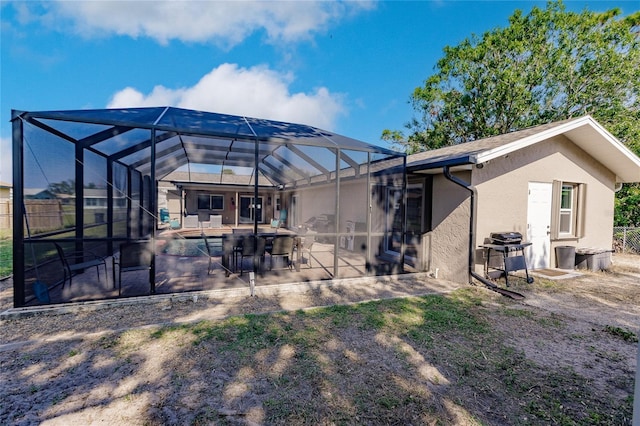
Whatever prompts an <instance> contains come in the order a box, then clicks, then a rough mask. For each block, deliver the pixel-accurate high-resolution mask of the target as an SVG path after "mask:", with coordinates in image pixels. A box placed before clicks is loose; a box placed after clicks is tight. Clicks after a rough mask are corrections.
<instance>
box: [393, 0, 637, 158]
mask: <svg viewBox="0 0 640 426" xmlns="http://www.w3.org/2000/svg"><path fill="white" fill-rule="evenodd" d="M620 14H621V12H620V10H619V9H612V10H609V11H607V12H602V13H598V12H591V11H587V10H584V11H583V12H581V13H574V12H567V11H566V10H565V7H564V5H563V4H562V3H561V2H550V3H548V4H547V8H546V9H540V8H537V7H534V8H533V9H532V10H531V12H530V13H529V14H528V15H526V16H525V15H523V13H522V12H521V11H519V10H516V11H515V13H514V14H513V15H512V16H511V17H510V18H509V24H510V25H509V26H508V27H506V28H497V29H494V30H492V31H489V32H486V33H484V34H483V35H482V36H481V37H478V36H475V35H472V36H471V38H470V39H466V40H464V41H463V42H462V43H461V44H459V45H458V46H454V47H450V46H447V47H445V48H444V57H443V58H441V59H440V60H439V61H438V63H437V65H436V70H435V74H433V75H432V76H430V77H429V78H428V79H427V80H426V81H425V83H424V85H423V86H421V87H417V88H416V89H415V90H414V92H413V94H412V95H411V103H412V106H413V108H414V111H416V112H417V114H418V116H417V117H414V118H413V119H412V120H411V122H410V123H408V124H407V125H406V127H407V129H409V130H410V132H411V133H410V135H409V136H408V137H407V138H405V137H404V134H403V132H400V131H390V130H385V132H383V135H382V137H383V139H385V140H388V141H391V142H393V143H395V144H397V145H400V147H401V148H403V149H404V150H405V151H407V152H409V153H412V152H419V151H423V150H425V149H432V148H439V147H442V146H447V145H454V144H457V143H461V142H468V141H471V140H476V139H480V138H483V137H489V136H494V135H497V134H502V133H507V132H511V131H515V130H519V129H523V128H526V127H531V126H534V125H538V124H543V123H548V122H552V121H557V120H563V119H566V118H571V117H576V116H580V115H584V114H591V115H593V116H594V118H596V120H598V121H599V122H601V123H602V124H603V125H604V126H605V127H607V129H609V130H610V131H611V132H612V133H614V134H615V135H616V136H617V137H618V138H619V139H620V140H621V141H622V142H623V143H626V144H627V145H628V146H629V147H630V148H632V149H634V150H635V151H636V152H640V40H639V37H638V35H639V33H640V12H635V13H633V14H631V15H628V16H626V17H620Z"/></svg>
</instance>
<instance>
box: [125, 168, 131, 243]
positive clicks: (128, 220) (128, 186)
mask: <svg viewBox="0 0 640 426" xmlns="http://www.w3.org/2000/svg"><path fill="white" fill-rule="evenodd" d="M132 178H133V172H132V171H131V169H130V168H128V167H127V198H126V200H127V240H130V239H131V211H132V209H133V198H131V188H133V185H132V183H131V179H132Z"/></svg>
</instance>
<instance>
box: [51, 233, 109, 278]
mask: <svg viewBox="0 0 640 426" xmlns="http://www.w3.org/2000/svg"><path fill="white" fill-rule="evenodd" d="M53 244H54V245H55V247H56V252H57V253H58V257H59V258H60V261H61V263H62V266H63V271H64V277H63V282H62V288H64V285H65V283H66V282H67V277H68V278H69V286H71V281H72V280H73V276H74V275H75V274H77V273H79V272H82V271H84V270H85V269H88V268H92V267H94V266H95V267H96V272H97V275H98V281H100V266H102V267H104V275H105V277H106V276H107V261H106V259H105V258H104V257H102V256H98V255H97V254H95V253H94V252H92V251H90V250H84V251H72V252H65V251H64V250H63V249H62V247H61V246H60V245H59V244H58V243H53Z"/></svg>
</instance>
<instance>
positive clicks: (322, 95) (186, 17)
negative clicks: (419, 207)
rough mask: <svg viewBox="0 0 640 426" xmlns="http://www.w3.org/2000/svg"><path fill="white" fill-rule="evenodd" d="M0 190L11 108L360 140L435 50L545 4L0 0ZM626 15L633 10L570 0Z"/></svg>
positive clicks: (420, 77) (398, 108) (397, 120)
mask: <svg viewBox="0 0 640 426" xmlns="http://www.w3.org/2000/svg"><path fill="white" fill-rule="evenodd" d="M0 1H1V3H0V19H1V23H2V27H1V31H2V32H1V34H0V35H1V37H0V53H1V55H0V181H2V182H11V181H12V175H11V123H10V121H9V120H10V118H11V110H21V111H47V110H61V109H102V108H119V107H141V106H175V107H180V108H189V109H196V110H202V111H211V112H218V113H224V114H236V115H243V116H248V117H257V118H266V119H274V120H281V121H288V122H293V123H303V124H309V125H312V126H315V127H319V128H321V129H325V130H331V131H334V132H337V133H340V134H343V135H345V136H349V137H352V138H355V139H359V140H362V141H364V142H368V143H371V144H376V145H381V146H385V147H389V146H388V145H387V144H386V142H384V141H382V140H381V139H380V135H381V134H382V131H383V130H384V129H390V130H403V129H404V125H405V123H407V122H408V121H410V119H411V118H412V117H413V110H412V108H411V105H410V103H409V100H410V96H411V93H412V92H413V90H414V89H415V88H416V87H419V86H421V85H422V84H423V82H424V81H425V80H426V79H427V78H428V77H429V76H430V75H432V74H433V73H434V67H435V65H436V63H437V61H438V59H440V58H441V57H442V56H443V48H444V47H445V46H455V45H457V44H459V43H460V42H462V41H463V40H464V39H465V38H469V37H470V36H471V35H472V34H477V35H481V34H482V33H484V32H485V31H490V30H492V29H494V28H497V27H505V26H507V25H508V18H509V16H510V15H512V14H513V13H514V11H515V10H516V9H520V10H522V11H523V12H524V13H528V12H529V11H530V10H531V8H532V7H534V6H538V7H541V8H544V7H545V4H546V2H545V1H485V0H475V1H453V0H433V1H387V2H369V1H358V2H356V1H322V2H312V1H252V2H249V1H178V0H174V1H145V0H137V1H124V0H120V1H70V0H65V1H53V0H50V1H46V2H39V1H33V0H30V1H5V0H0ZM565 5H566V6H567V9H569V10H574V11H581V10H583V9H585V8H587V9H589V10H593V11H604V10H608V9H611V8H613V7H619V8H620V9H622V12H623V13H624V14H628V13H630V12H632V11H634V10H638V9H640V0H617V1H608V0H598V1H591V0H574V1H566V2H565Z"/></svg>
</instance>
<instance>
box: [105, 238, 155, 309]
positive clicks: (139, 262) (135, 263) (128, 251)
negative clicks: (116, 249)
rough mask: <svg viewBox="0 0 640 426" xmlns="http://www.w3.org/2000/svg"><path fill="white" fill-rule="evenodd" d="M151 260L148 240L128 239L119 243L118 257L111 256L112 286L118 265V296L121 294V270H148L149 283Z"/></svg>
mask: <svg viewBox="0 0 640 426" xmlns="http://www.w3.org/2000/svg"><path fill="white" fill-rule="evenodd" d="M153 261H154V256H153V250H151V245H150V243H149V241H130V242H126V243H122V244H120V255H119V257H118V258H116V256H114V257H113V281H114V287H115V278H116V266H118V296H120V295H121V294H122V273H123V272H131V271H145V270H146V271H149V283H151V269H152V267H153ZM149 290H151V289H149Z"/></svg>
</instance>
